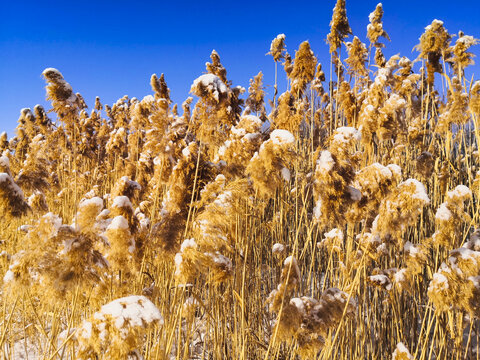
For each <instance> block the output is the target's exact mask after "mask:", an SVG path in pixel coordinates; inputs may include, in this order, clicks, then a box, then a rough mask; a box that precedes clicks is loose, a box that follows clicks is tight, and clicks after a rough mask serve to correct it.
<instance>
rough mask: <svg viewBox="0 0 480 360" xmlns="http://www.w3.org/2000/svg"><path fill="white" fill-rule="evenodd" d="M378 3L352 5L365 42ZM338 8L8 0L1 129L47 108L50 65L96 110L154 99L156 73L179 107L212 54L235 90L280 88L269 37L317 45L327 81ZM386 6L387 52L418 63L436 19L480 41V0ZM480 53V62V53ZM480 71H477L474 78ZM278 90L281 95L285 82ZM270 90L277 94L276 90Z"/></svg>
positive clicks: (1, 2)
mask: <svg viewBox="0 0 480 360" xmlns="http://www.w3.org/2000/svg"><path fill="white" fill-rule="evenodd" d="M377 3H378V1H369V0H365V1H352V0H347V16H348V18H349V21H350V25H351V27H352V30H353V32H354V34H355V35H357V36H359V37H360V39H361V40H362V41H366V38H365V36H366V26H367V24H368V15H369V13H370V12H371V11H373V10H374V8H375V6H376V4H377ZM334 4H335V1H334V0H328V1H319V0H317V1H312V2H307V1H299V0H297V1H256V2H253V1H242V2H233V1H195V2H193V1H192V2H190V1H183V2H180V1H168V2H164V1H156V2H141V1H138V2H133V1H131V0H130V1H112V2H110V1H103V2H93V1H81V2H71V1H62V2H57V1H38V0H37V1H20V0H19V1H13V0H8V1H7V0H0V6H1V9H2V10H1V11H0V109H1V110H0V131H3V130H5V131H7V132H8V134H9V136H12V135H13V129H14V128H15V126H16V121H17V119H18V116H19V112H20V109H21V108H24V107H30V108H33V107H34V106H35V105H36V104H42V105H44V106H45V107H46V108H49V104H48V103H47V102H46V101H45V90H44V87H45V83H44V81H43V79H42V78H41V72H42V71H43V69H45V68H47V67H55V68H57V69H59V70H60V71H61V72H62V73H63V75H64V77H65V79H66V80H67V81H68V82H69V83H70V84H71V85H72V87H73V89H74V91H75V92H80V93H81V94H82V95H83V96H84V98H85V100H86V102H87V104H88V105H89V106H93V104H94V99H95V96H96V95H98V96H100V98H101V100H102V103H104V104H105V103H108V104H111V103H113V102H115V101H116V100H117V99H118V98H120V97H122V96H123V95H125V94H128V95H129V96H131V97H133V96H135V97H137V98H142V97H143V96H145V95H148V94H150V93H151V89H150V85H149V79H150V76H151V74H152V73H157V74H160V73H162V72H163V73H165V78H166V81H167V84H168V86H169V88H170V89H171V95H172V99H173V101H174V102H178V103H179V104H181V102H182V101H183V100H184V99H185V98H186V97H187V96H188V95H189V94H188V91H189V89H190V85H191V84H192V82H193V80H194V79H195V78H196V77H198V76H199V75H201V74H202V73H203V72H204V71H205V62H206V61H209V55H210V52H211V50H212V49H215V50H217V52H218V53H219V54H220V57H221V60H222V63H223V65H224V66H225V67H226V68H227V77H228V78H229V79H230V80H232V81H233V84H234V85H242V86H245V87H248V80H249V79H250V78H251V77H253V76H254V75H256V74H257V73H258V72H259V71H263V73H264V75H265V78H264V81H265V84H266V85H272V84H273V77H274V75H273V73H274V64H273V60H272V58H271V57H270V56H265V54H266V53H267V52H268V50H269V47H270V42H271V40H272V39H273V38H274V37H275V36H276V35H277V34H279V33H285V35H286V43H287V50H288V51H289V52H290V53H291V54H292V55H293V54H294V51H295V50H296V49H297V48H298V45H299V44H300V43H301V42H302V41H304V40H309V41H310V44H311V46H312V49H313V51H314V52H315V54H316V56H317V57H318V59H319V61H320V62H322V63H323V64H324V69H325V71H326V73H327V78H328V69H329V67H328V61H329V53H328V46H327V45H326V44H325V38H326V35H327V34H328V32H329V22H330V19H331V15H332V8H333V6H334ZM383 8H384V11H385V14H384V28H385V29H386V31H387V32H388V33H389V35H390V37H391V39H392V41H391V42H390V43H387V47H386V49H385V53H386V55H393V54H395V53H400V54H401V55H404V56H407V57H409V58H411V59H413V58H415V57H416V56H417V55H418V53H416V52H412V48H413V47H414V46H415V45H416V44H417V43H418V38H419V37H420V35H421V34H422V33H423V29H424V27H425V26H427V25H428V24H430V23H431V21H432V20H433V19H435V18H436V19H440V20H443V21H444V22H445V27H446V28H447V29H448V30H449V32H450V33H457V32H458V30H463V31H464V32H465V33H466V34H468V35H473V36H474V37H476V38H480V21H479V16H480V2H478V1H473V0H464V1H462V2H457V1H443V0H439V1H418V0H417V1H411V0H403V1H384V2H383ZM473 52H474V53H475V54H476V55H477V56H480V46H477V47H476V48H474V49H473ZM477 60H478V62H479V64H480V59H478V58H477ZM478 69H480V66H478V65H475V67H474V68H473V72H476V73H478V72H479V71H478ZM476 78H477V79H479V78H480V76H476ZM279 85H280V91H283V88H284V85H285V84H284V83H282V81H280V82H279ZM282 85H283V88H282ZM267 92H268V93H269V97H271V94H272V93H273V91H272V89H271V87H270V88H267Z"/></svg>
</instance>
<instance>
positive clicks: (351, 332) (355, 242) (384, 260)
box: [0, 0, 480, 360]
mask: <svg viewBox="0 0 480 360" xmlns="http://www.w3.org/2000/svg"><path fill="white" fill-rule="evenodd" d="M382 15H383V10H382V7H381V4H379V5H378V6H377V7H376V9H375V11H374V12H372V13H371V15H370V24H369V25H368V28H367V34H366V35H367V38H368V40H369V42H370V44H369V45H368V46H367V45H366V44H363V43H362V42H361V40H360V39H359V38H358V37H353V40H352V42H351V43H344V40H345V38H346V37H348V35H349V34H351V29H350V26H349V24H348V19H347V17H346V10H345V1H341V0H339V1H338V2H337V5H336V6H335V9H334V13H333V18H332V22H331V32H330V34H329V35H328V37H327V39H328V43H329V45H330V52H331V54H332V57H331V59H332V62H331V64H330V65H331V69H332V71H331V73H332V76H331V78H330V83H325V74H324V72H323V71H322V66H321V64H318V63H317V59H316V57H315V56H314V53H313V51H312V50H311V49H310V45H309V43H308V42H303V43H302V44H301V45H300V47H299V49H298V51H296V52H295V56H294V57H293V58H292V56H291V55H289V54H288V53H287V52H286V47H285V46H286V45H285V44H286V37H285V35H283V34H281V35H279V36H278V37H277V38H276V39H274V40H273V42H272V45H271V48H270V53H269V54H270V55H272V56H273V60H274V62H275V70H276V76H277V75H278V73H279V71H278V69H277V67H278V64H279V62H280V61H281V60H284V63H283V66H284V70H285V72H284V73H285V75H286V77H287V79H288V83H289V86H288V88H287V89H286V90H285V92H283V93H282V94H280V95H279V96H277V79H275V85H274V91H275V93H274V94H273V95H272V99H271V103H270V107H271V113H270V114H267V111H266V109H267V108H268V106H267V105H266V103H267V102H268V101H267V100H266V99H265V91H264V85H263V75H262V73H259V74H258V75H256V76H255V77H254V78H253V79H252V80H251V81H250V88H249V89H248V95H246V96H245V98H246V101H245V102H244V100H243V99H242V97H241V95H242V93H244V92H245V89H243V88H241V87H235V86H233V84H232V83H231V81H229V80H228V77H227V70H226V69H225V68H224V66H223V65H222V63H221V59H220V56H219V54H218V53H216V52H215V51H213V52H212V54H211V62H208V63H207V64H206V67H207V73H206V74H204V75H201V76H200V77H199V78H197V79H196V80H195V81H194V82H193V85H192V87H191V93H192V94H193V95H195V96H196V97H198V101H197V102H195V103H194V102H193V99H192V98H188V99H187V100H186V101H185V102H184V104H182V109H183V114H182V115H179V114H178V107H177V105H175V104H172V102H171V99H170V90H169V89H168V87H167V83H166V81H165V76H164V75H163V74H162V75H161V76H160V77H157V76H156V75H153V76H152V78H151V85H152V90H153V93H154V95H153V96H146V97H145V98H143V99H142V100H139V99H136V98H129V97H123V98H121V99H119V100H118V101H117V102H116V103H115V104H113V105H112V106H109V105H103V104H102V103H101V101H100V98H97V99H96V101H95V106H94V108H93V109H89V108H88V107H87V105H86V104H85V102H84V101H83V98H82V97H81V95H80V94H75V93H74V91H73V89H72V87H71V86H70V84H68V82H66V81H65V79H64V78H63V76H62V74H61V73H60V72H59V71H58V70H56V69H52V68H49V69H46V70H45V71H44V72H43V76H44V77H45V80H46V82H47V87H46V90H47V98H48V99H49V100H51V102H52V112H54V113H55V116H56V119H57V120H56V121H55V122H53V121H51V120H50V119H49V118H48V116H47V114H48V113H47V112H46V111H45V110H44V109H43V108H41V107H40V106H36V107H35V108H34V110H33V111H31V110H30V109H23V110H22V111H21V116H20V118H19V121H18V127H17V130H16V135H15V136H14V137H13V138H12V139H10V140H8V139H7V137H6V135H4V134H2V136H0V147H1V151H2V152H3V154H2V156H1V157H0V171H1V174H0V190H1V191H0V207H1V208H2V210H3V214H4V216H3V218H2V220H1V227H0V236H1V239H2V241H1V242H0V273H1V274H2V275H3V282H2V287H1V290H0V353H1V354H2V358H3V359H15V358H23V357H26V356H28V357H29V358H32V359H33V358H41V359H52V360H53V359H75V358H82V359H125V358H128V359H141V358H145V359H179V360H180V359H292V360H293V359H299V358H301V359H390V358H392V359H419V360H424V359H478V358H479V357H480V351H479V349H478V347H479V344H480V338H479V337H480V321H479V316H480V301H479V296H480V240H479V239H480V231H478V230H477V231H475V228H476V227H477V226H478V222H479V220H480V218H479V215H480V214H479V207H478V199H479V196H480V168H479V163H480V159H479V152H478V142H479V140H480V133H479V128H478V127H479V117H480V82H478V81H477V82H474V80H469V79H467V78H466V77H465V76H464V70H465V68H466V67H468V66H471V65H472V64H473V60H472V57H473V56H472V54H471V53H469V52H468V50H469V47H470V46H472V45H475V44H476V43H477V40H476V39H474V38H473V37H471V36H467V35H464V34H463V33H461V34H459V37H458V38H457V40H456V41H455V42H454V43H453V42H452V36H451V35H450V34H449V33H448V31H447V29H446V28H445V26H444V24H443V22H441V21H438V20H434V21H433V22H432V24H431V25H429V26H427V28H426V30H425V33H424V34H423V35H422V36H421V37H420V44H419V45H418V47H417V48H418V50H419V57H418V59H416V60H415V61H411V60H409V59H407V58H405V57H400V56H398V55H395V56H393V57H391V58H390V59H386V58H385V57H384V55H383V53H382V50H381V48H382V47H383V46H384V45H383V44H382V43H381V42H380V38H383V39H387V40H388V39H389V37H388V34H387V32H386V31H385V29H384V28H383V24H382ZM342 46H344V47H345V48H346V54H347V55H348V56H347V58H345V59H343V60H342V59H341V58H340V50H341V48H342ZM374 50H375V51H374ZM373 64H375V65H373ZM280 72H281V73H283V71H280ZM436 84H440V85H441V86H440V89H436V88H435V85H436ZM442 88H443V89H445V90H444V91H442ZM325 89H328V90H325ZM22 356H23V357H22Z"/></svg>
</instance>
